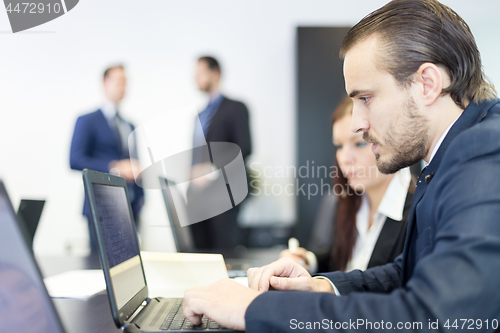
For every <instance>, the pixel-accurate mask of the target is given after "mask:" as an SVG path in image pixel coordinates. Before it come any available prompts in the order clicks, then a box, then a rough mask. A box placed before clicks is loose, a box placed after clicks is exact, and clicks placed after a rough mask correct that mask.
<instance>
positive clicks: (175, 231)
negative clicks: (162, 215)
mask: <svg viewBox="0 0 500 333" xmlns="http://www.w3.org/2000/svg"><path fill="white" fill-rule="evenodd" d="M158 178H159V181H160V187H161V191H162V194H163V200H164V201H165V207H166V209H167V215H168V219H169V221H170V223H169V224H170V228H171V229H172V235H173V238H174V242H175V248H176V250H177V252H186V253H193V252H198V251H197V250H196V247H195V245H194V240H193V235H192V234H191V229H190V228H189V226H187V227H181V224H180V217H182V218H184V219H187V216H188V213H187V207H186V202H185V201H184V197H183V196H182V195H181V194H180V193H179V191H178V189H177V186H175V185H176V183H175V182H174V181H172V180H170V179H167V178H165V177H158ZM175 203H177V205H176V204H175ZM201 223H203V222H201ZM224 260H225V262H226V264H227V265H228V267H230V268H231V269H228V271H227V274H228V276H229V277H230V278H234V277H246V276H247V270H248V269H249V268H251V267H253V266H252V262H251V261H250V260H246V259H241V258H239V259H238V258H226V257H225V258H224Z"/></svg>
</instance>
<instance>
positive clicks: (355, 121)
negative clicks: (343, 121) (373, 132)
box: [351, 103, 370, 133]
mask: <svg viewBox="0 0 500 333" xmlns="http://www.w3.org/2000/svg"><path fill="white" fill-rule="evenodd" d="M354 104H356V103H354ZM366 118H367V117H366V114H365V113H364V112H363V111H362V110H361V109H360V108H359V107H356V106H353V108H352V118H351V132H354V133H358V132H368V130H369V129H370V123H369V122H368V120H367V119H366Z"/></svg>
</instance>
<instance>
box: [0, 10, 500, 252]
mask: <svg viewBox="0 0 500 333" xmlns="http://www.w3.org/2000/svg"><path fill="white" fill-rule="evenodd" d="M385 2H386V1H382V0H350V1H345V0H344V1H339V0H316V1H307V0H280V1H278V0H253V1H234V0H213V1H207V0H177V1H171V0H147V1H131V0H106V1H98V0H81V1H80V3H79V4H78V5H77V6H76V7H75V8H74V9H73V10H72V11H70V12H69V13H67V14H66V15H64V16H62V17H60V18H58V19H56V20H54V21H52V22H49V23H46V24H44V25H42V26H39V27H35V28H33V29H30V30H29V31H27V32H24V33H18V34H11V33H10V26H9V23H8V18H7V14H6V12H5V11H3V10H0V49H1V52H0V96H1V97H0V124H1V129H0V177H1V178H2V179H4V181H5V183H6V185H7V188H8V190H9V192H10V194H11V198H12V200H13V204H14V206H16V207H17V205H18V203H19V200H20V198H46V199H47V200H48V202H47V205H46V209H45V211H44V214H43V216H42V221H41V225H40V229H39V232H38V233H37V237H36V239H35V251H36V252H37V253H38V254H44V255H52V254H63V253H74V254H75V253H83V252H84V250H85V247H86V241H87V226H86V223H85V222H84V220H83V218H82V216H81V213H80V212H81V209H82V203H83V185H82V181H81V175H80V173H79V172H76V171H72V170H70V168H69V146H70V141H71V135H72V132H73V126H74V123H75V120H76V118H77V116H78V115H81V114H84V113H87V112H90V111H94V110H95V109H97V107H99V105H100V103H101V101H102V98H103V97H102V89H101V76H102V71H103V69H104V68H105V67H106V66H108V65H109V64H114V63H117V62H119V63H123V64H125V65H126V68H127V74H128V79H129V86H128V93H127V97H126V99H125V100H124V103H123V106H122V107H121V111H122V113H123V114H124V115H125V116H126V117H127V118H128V119H130V120H132V121H133V122H134V123H135V124H136V125H139V124H141V123H142V122H145V121H147V120H148V119H150V118H152V117H155V116H157V115H159V114H161V113H162V112H165V111H169V110H175V109H177V108H181V107H184V106H186V105H189V104H193V103H195V104H196V105H197V107H198V109H200V110H201V109H203V107H204V104H205V103H206V100H205V97H204V96H203V95H202V94H200V93H199V92H197V90H196V86H195V84H194V64H195V61H196V59H197V57H198V56H200V55H205V54H211V55H214V56H216V57H217V58H219V60H220V62H221V65H222V70H223V91H224V92H225V93H226V94H227V95H228V96H229V97H232V98H235V99H240V100H242V101H244V102H245V103H246V104H247V106H248V107H249V109H250V112H251V126H252V135H253V144H254V151H253V154H252V156H251V159H250V161H249V162H250V163H251V162H258V163H259V164H260V165H261V166H272V167H287V166H290V165H294V164H295V142H296V136H295V127H296V124H295V100H296V96H295V37H296V27H297V26H350V25H353V24H355V23H356V22H357V21H358V20H359V19H361V18H362V17H363V16H364V15H366V14H368V13H369V12H370V11H372V10H374V9H376V8H378V7H380V6H381V5H382V4H384V3H385ZM444 2H445V3H446V4H449V5H451V6H452V8H454V9H455V10H456V11H457V12H458V13H459V14H460V15H461V16H462V17H463V18H464V19H465V20H466V21H467V22H468V23H469V25H470V27H471V29H472V30H473V32H474V34H475V36H476V38H477V42H478V45H479V49H480V51H481V53H482V56H483V61H484V66H485V69H486V73H487V74H488V75H489V76H490V77H491V78H492V80H493V81H494V82H497V83H498V82H500V64H499V63H498V62H497V58H498V54H500V48H499V46H498V40H497V39H498V36H500V23H495V22H498V18H497V13H498V12H499V10H500V2H499V1H497V0H479V1H475V2H471V1H470V0H447V1H444ZM332 56H334V55H332ZM191 130H192V128H188V127H187V128H185V131H191ZM172 144H175V142H172ZM325 144H327V143H325ZM142 158H147V156H142ZM270 181H271V182H276V183H280V184H287V183H288V182H291V181H292V180H291V179H272V180H270ZM146 200H147V204H146V206H145V209H144V211H143V224H144V225H145V226H146V227H145V228H143V232H142V238H143V246H144V248H145V249H148V250H166V251H169V250H172V240H171V235H170V234H169V232H168V228H165V225H166V223H167V222H166V221H167V217H166V212H165V208H164V206H163V202H162V198H161V194H160V193H159V192H157V191H148V192H147V197H146ZM260 200H261V202H260V203H258V204H257V206H256V207H257V208H259V209H260V210H259V211H258V212H257V213H256V212H255V211H254V212H253V213H254V214H253V215H252V216H253V217H250V218H249V219H250V220H252V218H253V219H254V220H255V221H254V222H258V221H259V220H261V221H268V220H276V221H278V222H281V223H283V224H287V223H291V222H292V221H293V220H294V211H295V207H294V203H295V201H294V198H293V197H287V196H277V197H266V198H260ZM82 251H83V252H82Z"/></svg>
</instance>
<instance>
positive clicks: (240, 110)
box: [193, 97, 252, 164]
mask: <svg viewBox="0 0 500 333" xmlns="http://www.w3.org/2000/svg"><path fill="white" fill-rule="evenodd" d="M204 134H205V140H206V142H231V143H235V144H237V145H238V146H239V147H240V149H241V154H242V155H243V159H246V158H247V157H248V155H250V153H251V152H252V140H251V137H250V123H249V115H248V109H247V107H246V106H245V104H243V103H241V102H238V101H234V100H232V99H229V98H227V97H224V98H223V99H222V101H221V104H220V105H219V108H218V109H217V111H216V112H215V114H214V115H213V117H212V119H211V121H210V124H209V126H208V129H207V131H206V132H205V133H204ZM195 151H196V150H193V152H195ZM199 159H200V157H198V156H193V162H194V163H193V164H195V163H200V162H207V161H206V159H208V156H204V157H203V158H202V160H201V161H200V160H199ZM208 162H209V161H208Z"/></svg>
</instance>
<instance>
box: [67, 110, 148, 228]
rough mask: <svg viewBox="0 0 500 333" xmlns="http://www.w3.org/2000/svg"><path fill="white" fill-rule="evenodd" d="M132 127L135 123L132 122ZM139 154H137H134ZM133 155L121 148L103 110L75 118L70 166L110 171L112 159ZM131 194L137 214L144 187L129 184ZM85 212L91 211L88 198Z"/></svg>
mask: <svg viewBox="0 0 500 333" xmlns="http://www.w3.org/2000/svg"><path fill="white" fill-rule="evenodd" d="M129 125H130V128H131V129H132V130H133V129H134V126H133V125H132V124H130V123H129ZM133 157H134V158H137V156H133ZM124 158H130V155H129V154H128V152H122V149H121V147H120V144H119V141H118V138H117V135H116V134H115V131H114V130H113V129H112V128H111V127H110V126H109V124H108V121H107V120H106V118H105V117H104V114H103V113H102V111H101V110H97V111H95V112H92V113H89V114H86V115H83V116H81V117H79V118H78V119H77V120H76V125H75V131H74V132H73V139H72V140H71V150H70V154H69V163H70V166H71V169H74V170H83V169H85V168H87V169H91V170H95V171H100V172H109V169H108V165H109V163H110V162H111V161H113V160H121V159H124ZM128 190H129V192H133V193H129V195H130V196H131V197H133V200H132V202H131V204H132V210H133V212H134V215H135V216H134V217H136V218H137V214H138V213H139V210H140V208H141V206H142V203H143V201H144V191H143V189H142V188H141V187H139V186H137V185H136V184H133V185H130V186H129V187H128ZM83 215H85V216H87V218H90V211H89V207H88V205H87V198H85V202H84V205H83Z"/></svg>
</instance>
